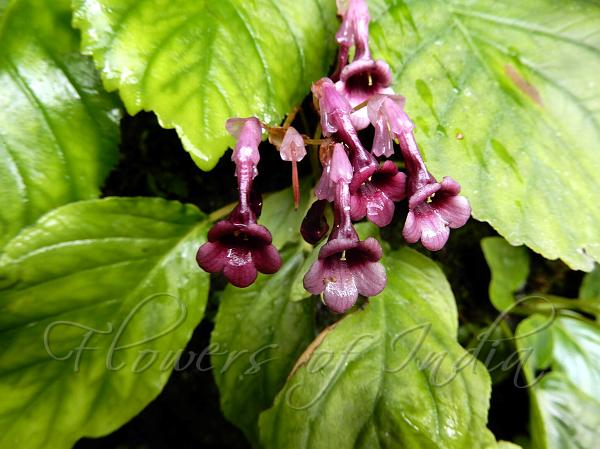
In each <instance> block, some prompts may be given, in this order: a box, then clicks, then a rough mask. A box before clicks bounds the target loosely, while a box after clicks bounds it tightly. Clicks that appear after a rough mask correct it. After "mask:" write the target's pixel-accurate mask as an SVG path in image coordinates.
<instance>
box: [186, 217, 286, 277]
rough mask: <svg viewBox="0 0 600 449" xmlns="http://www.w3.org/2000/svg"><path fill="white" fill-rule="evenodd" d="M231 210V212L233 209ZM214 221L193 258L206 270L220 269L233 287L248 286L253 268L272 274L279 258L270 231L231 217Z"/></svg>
mask: <svg viewBox="0 0 600 449" xmlns="http://www.w3.org/2000/svg"><path fill="white" fill-rule="evenodd" d="M234 212H235V211H234ZM236 215H237V214H235V213H232V216H231V217H230V218H229V219H227V220H223V221H219V222H218V223H216V224H215V225H214V226H213V227H212V228H211V230H210V231H209V232H208V242H207V243H205V244H204V245H202V246H201V247H200V248H199V249H198V253H197V254H196V261H197V262H198V265H199V266H200V268H202V269H203V270H204V271H208V272H209V273H219V272H221V271H222V272H223V274H224V275H225V277H227V279H229V282H231V283H232V284H233V285H235V286H236V287H242V288H243V287H248V286H249V285H250V284H252V283H253V282H254V281H255V280H256V276H257V271H260V272H261V273H266V274H271V273H275V272H276V271H277V270H279V268H280V267H281V257H280V256H279V253H278V252H277V250H276V249H275V247H274V246H273V245H272V244H271V241H272V239H271V233H270V232H269V231H268V230H267V228H265V227H264V226H261V225H258V224H256V223H248V224H244V223H238V222H235V221H234V219H232V218H234V217H236Z"/></svg>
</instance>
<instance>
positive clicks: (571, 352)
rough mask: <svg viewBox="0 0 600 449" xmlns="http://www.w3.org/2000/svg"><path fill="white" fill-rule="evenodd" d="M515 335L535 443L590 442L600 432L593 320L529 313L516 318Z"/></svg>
mask: <svg viewBox="0 0 600 449" xmlns="http://www.w3.org/2000/svg"><path fill="white" fill-rule="evenodd" d="M515 338H516V341H517V347H518V349H519V355H520V356H521V362H522V363H523V365H524V367H525V370H524V372H525V378H526V381H527V384H528V386H529V395H530V398H531V429H532V439H533V442H534V447H536V448H540V449H562V448H567V447H568V448H574V449H588V448H591V447H595V445H596V443H597V441H598V439H599V438H600V428H598V425H597V417H598V416H600V401H599V399H598V398H600V363H599V360H600V330H599V329H598V327H597V325H595V324H592V323H586V322H584V321H582V320H576V319H574V318H567V317H561V318H558V319H556V320H555V321H554V322H553V321H552V320H551V319H549V318H548V317H542V316H539V315H533V316H531V317H529V318H527V319H526V320H524V321H523V322H521V323H520V324H519V327H518V328H517V332H516V334H515ZM548 370H550V372H547V371H548Z"/></svg>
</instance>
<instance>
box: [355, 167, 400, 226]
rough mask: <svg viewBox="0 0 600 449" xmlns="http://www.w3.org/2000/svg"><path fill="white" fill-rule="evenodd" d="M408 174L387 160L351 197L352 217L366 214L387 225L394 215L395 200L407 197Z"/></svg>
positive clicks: (372, 219)
mask: <svg viewBox="0 0 600 449" xmlns="http://www.w3.org/2000/svg"><path fill="white" fill-rule="evenodd" d="M405 190H406V175H405V174H404V173H402V172H399V171H398V168H397V167H396V164H394V163H393V162H392V161H385V162H384V163H383V165H382V166H381V167H380V168H379V169H378V170H377V171H376V172H375V173H374V174H373V176H372V177H371V180H370V181H367V182H365V183H364V184H363V185H362V186H361V187H360V188H359V189H358V190H357V191H356V193H354V194H353V195H352V197H351V204H352V207H351V217H352V220H354V221H357V220H360V219H362V218H364V217H365V216H366V217H367V218H368V219H369V221H370V222H372V223H374V224H376V225H377V226H379V227H383V226H387V225H389V224H390V222H391V221H392V218H393V217H394V209H395V206H394V202H397V201H402V200H403V199H404V198H405Z"/></svg>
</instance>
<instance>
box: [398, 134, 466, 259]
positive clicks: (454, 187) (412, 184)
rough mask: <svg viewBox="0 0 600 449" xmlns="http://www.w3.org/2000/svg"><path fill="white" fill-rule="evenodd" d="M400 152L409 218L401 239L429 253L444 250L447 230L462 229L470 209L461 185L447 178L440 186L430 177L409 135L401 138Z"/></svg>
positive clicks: (413, 140)
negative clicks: (427, 250) (418, 243)
mask: <svg viewBox="0 0 600 449" xmlns="http://www.w3.org/2000/svg"><path fill="white" fill-rule="evenodd" d="M399 141H400V149H401V151H402V156H403V158H404V162H405V164H406V169H407V174H408V176H407V181H406V185H407V192H408V198H409V199H408V215H407V217H406V222H405V224H404V229H403V231H402V235H403V236H404V239H405V240H406V241H407V242H409V243H415V242H417V241H419V240H421V243H422V244H423V246H424V247H425V248H427V249H429V250H431V251H438V250H440V249H442V248H443V247H444V245H445V244H446V242H447V241H448V236H449V235H450V228H452V229H456V228H460V227H461V226H463V225H464V224H465V223H466V222H467V220H468V219H469V216H470V215H471V206H469V202H468V201H467V199H466V198H465V197H463V196H460V195H459V193H460V184H458V183H457V182H456V181H454V180H453V179H452V178H450V177H448V176H446V177H445V178H444V179H443V180H442V182H441V183H439V182H437V181H436V179H435V178H434V177H433V176H432V175H431V174H430V173H429V171H428V170H427V167H425V163H424V162H423V159H422V157H421V153H420V152H419V147H418V146H417V143H416V141H415V139H414V136H413V134H412V131H411V132H404V133H402V134H401V135H400V139H399Z"/></svg>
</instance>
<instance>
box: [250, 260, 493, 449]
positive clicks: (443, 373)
mask: <svg viewBox="0 0 600 449" xmlns="http://www.w3.org/2000/svg"><path fill="white" fill-rule="evenodd" d="M384 263H385V265H386V269H387V273H388V286H387V287H386V289H385V290H384V291H383V293H381V294H380V295H378V296H376V297H374V298H371V299H370V300H369V303H368V304H367V305H366V306H365V308H364V310H359V311H357V312H355V313H352V314H350V315H348V316H346V317H344V318H343V319H342V320H341V321H339V322H338V323H337V325H335V326H334V327H332V328H329V329H328V330H327V331H326V333H325V334H323V335H321V336H320V337H319V338H318V341H317V342H316V343H315V344H314V345H311V347H310V350H309V351H307V353H305V354H303V356H302V357H301V361H300V363H298V364H297V366H296V369H295V372H294V374H293V375H292V376H291V377H290V378H289V379H288V381H287V383H286V385H285V387H284V388H283V390H282V391H281V392H280V393H279V394H278V395H277V398H276V399H275V404H274V406H273V407H272V408H271V409H269V410H267V411H266V412H264V413H263V414H262V415H261V417H260V432H261V442H262V444H263V447H264V448H265V449H271V448H283V447H290V448H292V447H293V448H297V449H303V448H310V449H319V448H331V447H335V448H338V449H347V448H356V447H365V448H367V447H369V448H371V447H376V448H397V447H407V448H408V447H410V448H411V449H422V448H428V449H429V448H431V449H433V448H440V447H444V448H447V449H454V448H469V449H470V448H473V447H482V448H483V447H488V446H489V447H495V445H496V443H495V440H494V438H493V436H492V435H491V433H490V432H489V431H488V430H487V428H486V421H487V409H488V400H489V395H490V380H489V376H488V373H487V371H486V370H485V368H484V367H483V366H482V365H481V364H480V363H479V362H477V361H476V360H475V359H474V358H473V357H472V356H471V354H469V353H467V352H466V351H465V350H464V349H462V348H461V347H460V346H459V345H458V343H457V342H456V331H457V316H456V306H455V303H454V298H453V296H452V292H451V290H450V287H449V285H448V283H447V281H446V279H445V278H444V275H443V274H442V272H441V270H440V269H439V268H438V267H437V265H435V263H433V262H432V261H431V260H430V259H428V258H426V257H425V256H422V255H420V254H418V253H416V252H415V251H413V250H410V249H403V250H401V251H399V252H395V253H389V254H388V255H386V256H385V257H384Z"/></svg>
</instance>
